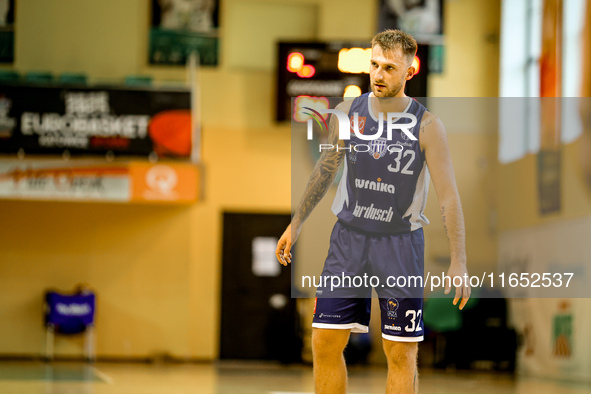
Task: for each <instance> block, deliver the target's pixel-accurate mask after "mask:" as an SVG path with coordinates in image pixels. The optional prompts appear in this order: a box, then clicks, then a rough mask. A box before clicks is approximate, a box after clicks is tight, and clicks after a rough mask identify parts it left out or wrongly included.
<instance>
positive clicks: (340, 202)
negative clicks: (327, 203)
mask: <svg viewBox="0 0 591 394" xmlns="http://www.w3.org/2000/svg"><path fill="white" fill-rule="evenodd" d="M343 161H344V162H345V163H344V168H343V175H342V176H341V180H340V181H339V186H338V188H337V194H336V195H335V197H334V200H333V202H332V207H331V211H332V213H334V214H335V215H337V216H338V214H339V213H341V211H342V210H343V207H344V204H347V207H348V206H349V193H348V192H347V172H348V171H347V157H345V158H344V159H343Z"/></svg>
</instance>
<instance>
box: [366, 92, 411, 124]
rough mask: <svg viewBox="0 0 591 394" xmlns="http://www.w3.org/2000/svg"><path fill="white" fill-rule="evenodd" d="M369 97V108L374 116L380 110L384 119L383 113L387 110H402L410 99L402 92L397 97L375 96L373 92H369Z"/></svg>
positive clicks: (377, 114)
mask: <svg viewBox="0 0 591 394" xmlns="http://www.w3.org/2000/svg"><path fill="white" fill-rule="evenodd" d="M369 99H370V100H371V108H372V110H373V112H374V115H375V116H376V118H377V117H378V116H379V113H380V112H383V113H384V119H386V116H385V115H386V114H387V113H388V112H404V110H405V109H406V108H407V107H408V104H409V102H410V100H412V99H411V98H410V97H408V96H407V95H406V94H404V93H403V95H402V96H397V97H376V95H375V94H373V92H370V93H369Z"/></svg>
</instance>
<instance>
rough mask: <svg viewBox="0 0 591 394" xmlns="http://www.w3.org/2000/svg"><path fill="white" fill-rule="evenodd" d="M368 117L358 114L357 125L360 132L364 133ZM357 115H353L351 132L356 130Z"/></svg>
mask: <svg viewBox="0 0 591 394" xmlns="http://www.w3.org/2000/svg"><path fill="white" fill-rule="evenodd" d="M366 119H367V118H366V117H365V116H357V125H358V126H359V134H363V131H364V130H365V120H366ZM354 122H355V117H353V116H351V134H353V133H354V131H353V130H355V123H354Z"/></svg>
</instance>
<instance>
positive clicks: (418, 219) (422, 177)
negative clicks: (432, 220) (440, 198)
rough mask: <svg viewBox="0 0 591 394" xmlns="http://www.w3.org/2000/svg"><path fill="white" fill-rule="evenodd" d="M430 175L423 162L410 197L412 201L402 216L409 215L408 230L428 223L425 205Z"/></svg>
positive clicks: (416, 228) (413, 229)
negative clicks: (412, 194) (413, 191)
mask: <svg viewBox="0 0 591 394" xmlns="http://www.w3.org/2000/svg"><path fill="white" fill-rule="evenodd" d="M430 179H431V176H430V175H429V168H428V167H427V163H426V162H423V169H422V170H421V173H420V174H419V177H418V178H417V186H416V189H415V194H414V196H413V197H412V203H411V204H410V206H409V207H408V209H407V210H406V212H405V213H404V215H403V216H402V217H403V218H407V217H408V216H410V218H409V219H408V221H409V222H410V231H415V230H418V229H420V228H421V227H423V226H426V225H427V224H429V219H427V216H425V213H424V211H425V207H426V206H427V196H428V195H429V181H430Z"/></svg>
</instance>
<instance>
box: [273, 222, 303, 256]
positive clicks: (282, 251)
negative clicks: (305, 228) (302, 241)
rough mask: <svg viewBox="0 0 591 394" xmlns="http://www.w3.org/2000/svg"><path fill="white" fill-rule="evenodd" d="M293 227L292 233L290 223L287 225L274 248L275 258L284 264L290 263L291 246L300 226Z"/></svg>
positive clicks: (296, 237) (298, 233)
mask: <svg viewBox="0 0 591 394" xmlns="http://www.w3.org/2000/svg"><path fill="white" fill-rule="evenodd" d="M294 228H295V231H294V232H293V233H292V231H291V224H290V225H289V226H287V228H286V229H285V232H284V233H283V235H282V236H281V238H280V239H279V242H277V249H276V250H275V255H276V256H277V260H279V262H280V263H281V264H282V265H285V266H287V264H290V263H291V247H292V245H293V244H295V242H296V240H297V239H298V236H299V235H300V226H297V227H296V226H294Z"/></svg>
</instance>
